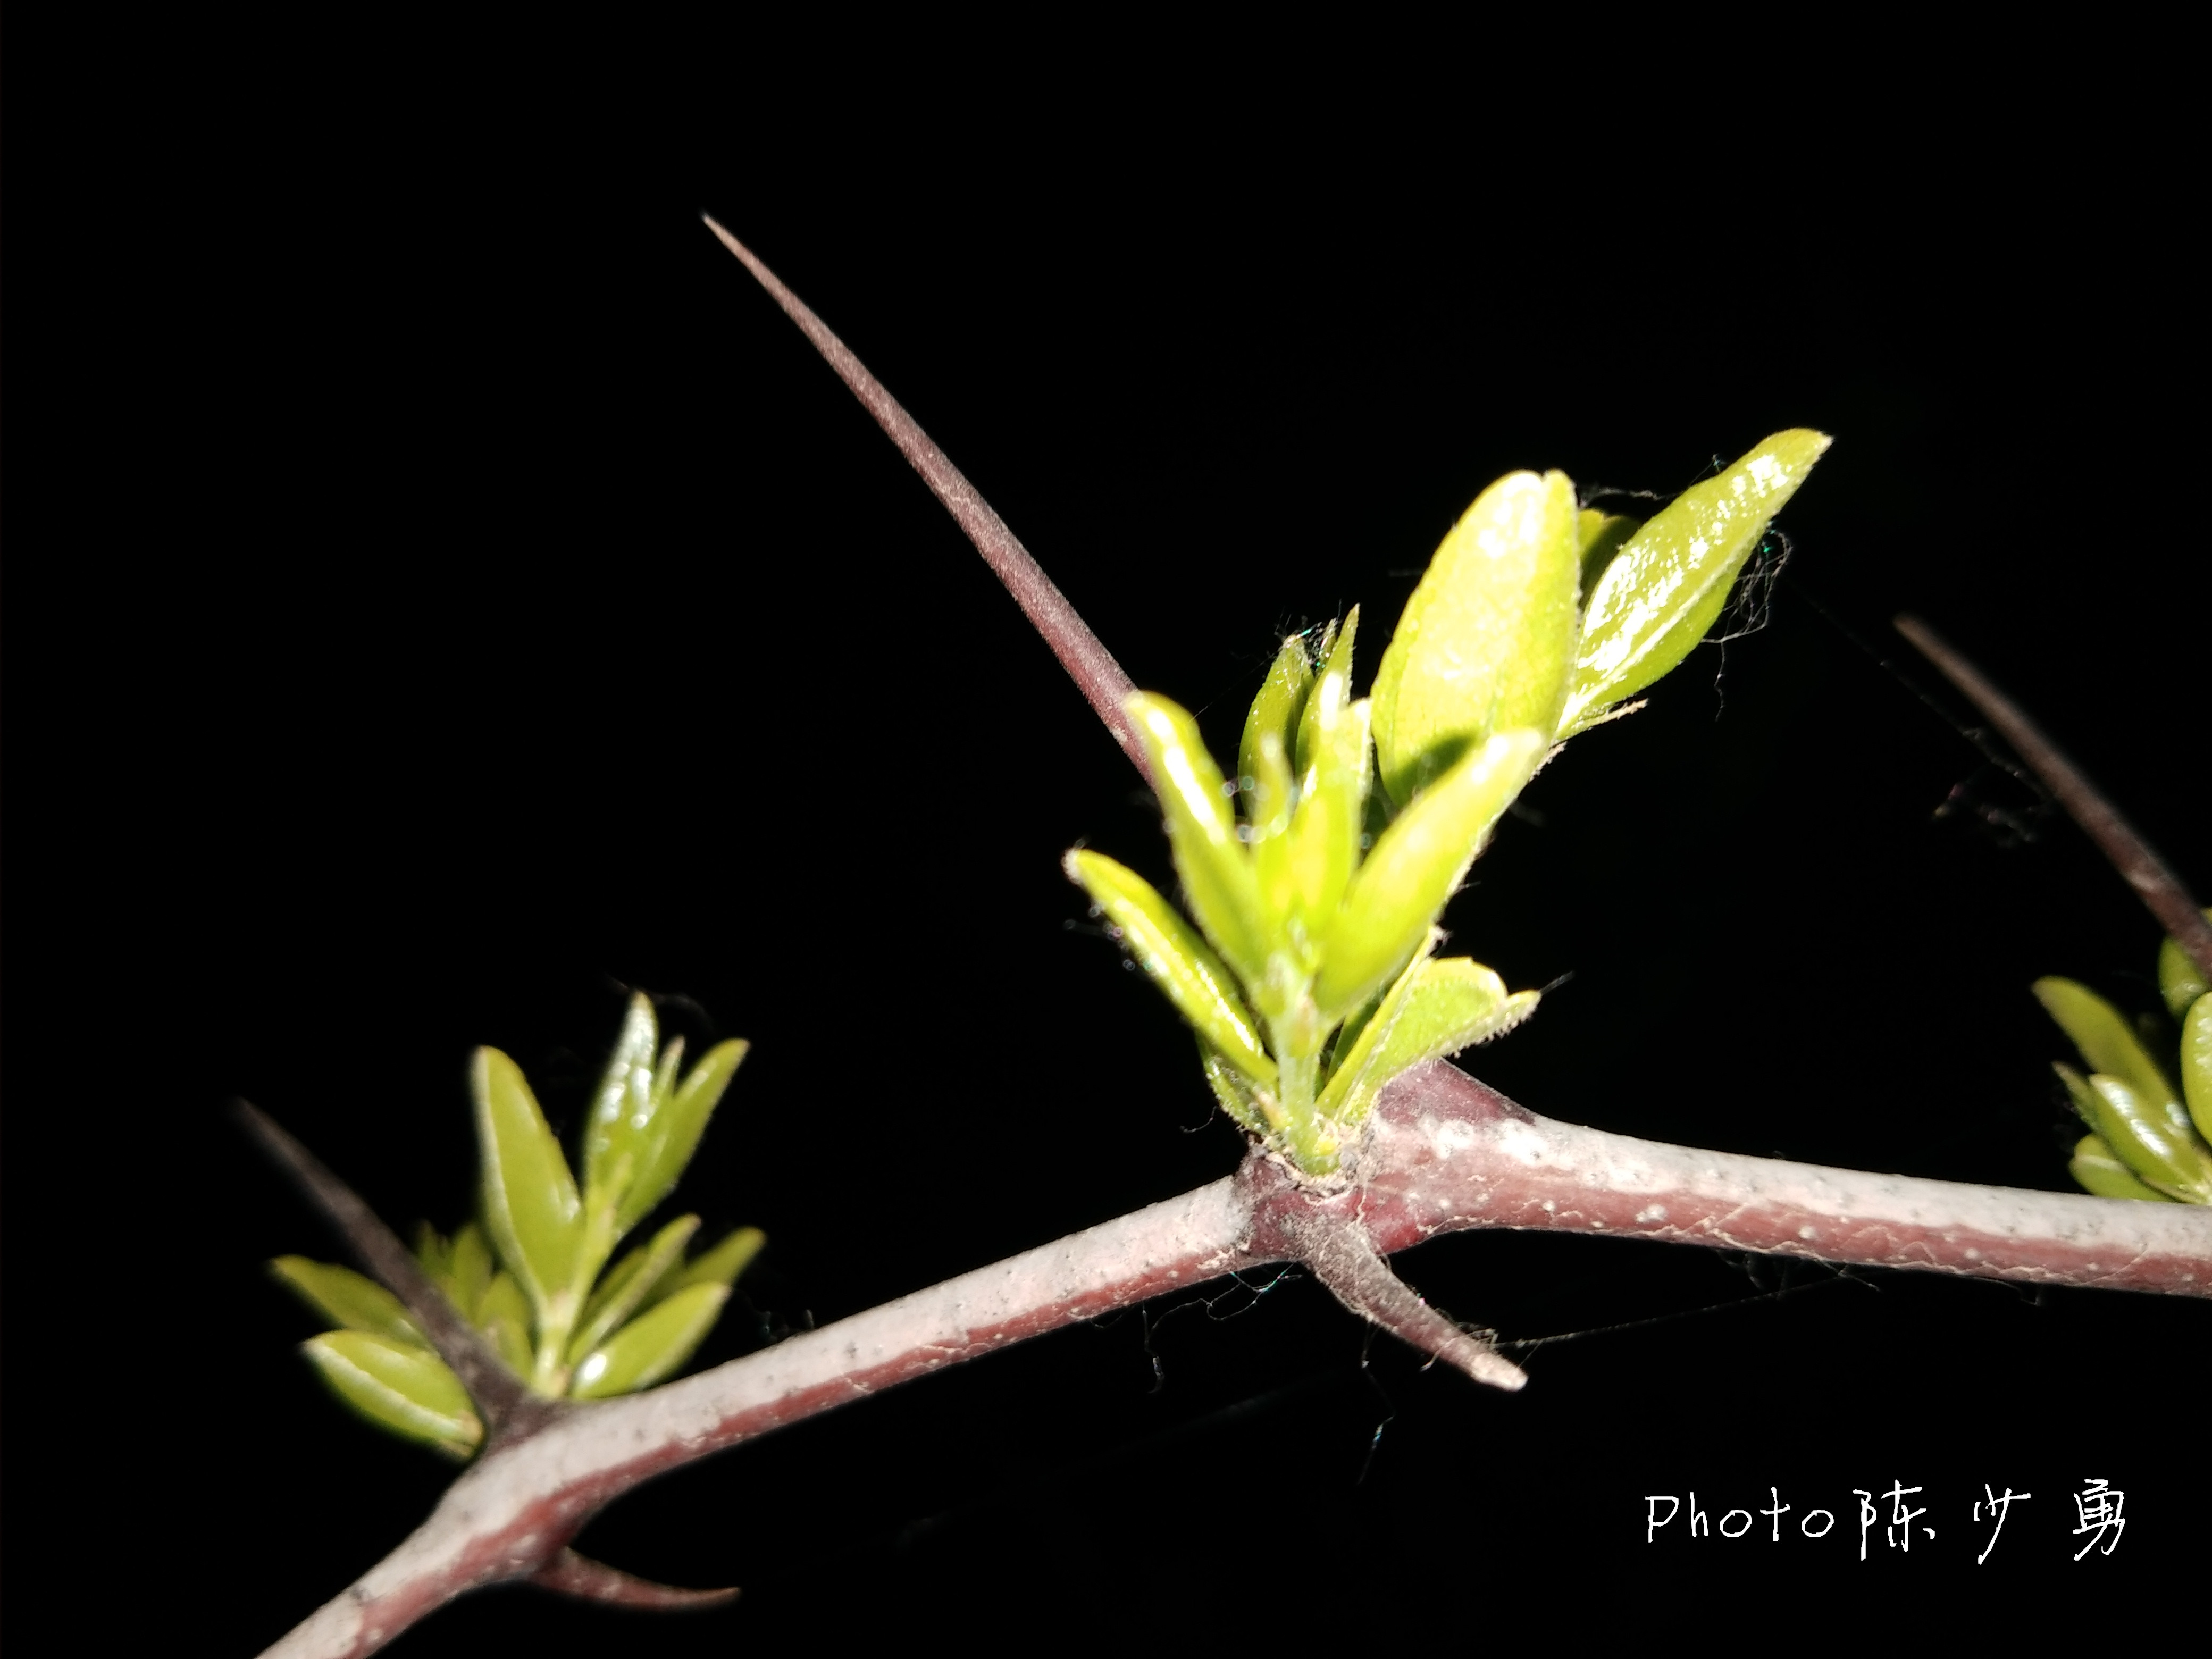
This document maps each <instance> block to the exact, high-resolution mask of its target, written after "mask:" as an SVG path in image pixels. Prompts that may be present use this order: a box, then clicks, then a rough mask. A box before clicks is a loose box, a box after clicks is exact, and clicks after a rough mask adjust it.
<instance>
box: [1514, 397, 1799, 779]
mask: <svg viewBox="0 0 2212 1659" xmlns="http://www.w3.org/2000/svg"><path fill="white" fill-rule="evenodd" d="M1829 442H1830V440H1829V439H1828V438H1827V437H1826V436H1825V435H1822V434H1820V433H1818V432H1812V431H1808V430H1806V429H1804V428H1796V429H1794V430H1792V431H1789V432H1778V433H1777V434H1775V435H1774V436H1772V437H1771V438H1769V439H1767V440H1766V441H1765V442H1763V443H1761V444H1759V446H1758V447H1756V448H1754V449H1753V450H1752V451H1751V453H1748V454H1747V455H1746V456H1744V457H1743V459H1741V460H1739V461H1738V462H1736V464H1735V465H1734V466H1731V467H1730V468H1729V469H1728V471H1725V472H1723V473H1722V474H1721V475H1720V476H1719V477H1716V478H1709V479H1707V480H1706V481H1705V483H1701V484H1696V485H1693V486H1692V488H1690V489H1686V490H1684V491H1683V492H1682V493H1681V495H1678V496H1677V497H1675V499H1674V501H1672V502H1671V503H1670V504H1668V506H1667V507H1663V508H1662V509H1661V510H1660V511H1659V513H1657V514H1656V515H1655V516H1654V517H1653V518H1652V519H1650V520H1649V521H1648V522H1647V523H1645V524H1644V526H1643V527H1642V528H1641V529H1639V530H1638V531H1637V532H1636V533H1635V534H1634V535H1632V536H1631V537H1630V538H1628V541H1627V543H1626V545H1624V546H1623V547H1622V548H1621V549H1620V551H1619V552H1618V553H1616V554H1614V555H1613V557H1612V558H1611V559H1610V560H1609V561H1608V562H1607V564H1606V567H1605V572H1604V574H1602V575H1601V576H1600V577H1599V578H1598V580H1597V584H1596V586H1595V588H1594V589H1593V590H1592V591H1591V592H1590V594H1589V598H1588V599H1586V600H1585V601H1584V602H1583V627H1582V643H1581V647H1580V649H1579V651H1578V653H1577V660H1576V663H1575V665H1574V672H1573V675H1572V677H1571V689H1570V690H1569V691H1568V694H1567V699H1566V707H1565V710H1564V712H1563V713H1562V714H1561V716H1560V718H1559V725H1558V727H1557V730H1558V732H1559V736H1561V737H1563V738H1565V737H1570V736H1571V735H1573V734H1574V733H1575V732H1580V731H1583V730H1586V729H1587V728H1589V727H1590V726H1595V725H1596V724H1597V723H1598V722H1599V721H1600V720H1603V719H1604V718H1605V717H1606V714H1607V710H1608V709H1610V708H1612V707H1613V705H1614V704H1616V703H1618V702H1621V701H1622V700H1623V699H1624V698H1627V697H1632V696H1635V694H1636V693H1637V692H1638V691H1641V690H1643V689H1644V687H1645V686H1647V685H1650V684H1651V683H1652V682H1653V681H1655V680H1656V679H1658V678H1660V677H1661V676H1662V675H1663V674H1665V673H1666V672H1667V671H1668V670H1669V669H1671V668H1673V667H1674V665H1676V664H1677V663H1679V662H1680V661H1681V660H1682V659H1683V658H1684V657H1686V656H1687V655H1689V653H1690V651H1691V648H1692V647H1693V646H1695V645H1696V644H1697V643H1698V641H1700V640H1702V639H1703V638H1705V630H1706V629H1709V628H1711V626H1712V625H1713V623H1715V622H1716V621H1717V619H1718V618H1719V617H1720V614H1721V610H1722V607H1723V605H1726V604H1727V603H1728V595H1729V588H1730V587H1732V586H1735V579H1736V574H1737V573H1738V572H1739V571H1741V569H1742V568H1743V566H1744V562H1745V561H1746V560H1747V559H1748V558H1749V557H1750V556H1751V554H1752V552H1753V550H1754V549H1755V548H1757V547H1758V545H1759V538H1761V537H1762V536H1764V535H1765V533H1766V526H1767V525H1768V524H1769V523H1770V522H1771V521H1772V520H1773V518H1774V515H1775V514H1776V513H1779V512H1780V511H1781V510H1782V507H1783V504H1784V502H1786V501H1789V499H1790V496H1792V495H1795V494H1796V491H1797V487H1798V485H1800V484H1802V483H1804V482H1805V477H1806V474H1808V472H1810V471H1812V469H1813V464H1814V462H1815V461H1817V460H1819V459H1820V456H1821V455H1822V453H1825V452H1826V449H1827V447H1828V444H1829Z"/></svg>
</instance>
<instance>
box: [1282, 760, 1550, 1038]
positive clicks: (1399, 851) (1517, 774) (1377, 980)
mask: <svg viewBox="0 0 2212 1659" xmlns="http://www.w3.org/2000/svg"><path fill="white" fill-rule="evenodd" d="M1545 746H1546V745H1545V740H1544V738H1543V737H1542V736H1541V734H1540V733H1538V732H1533V731H1528V730H1526V729H1522V730H1519V731H1513V732H1498V734H1496V735H1495V736H1493V737H1492V738H1490V739H1489V740H1488V741H1487V742H1486V743H1484V744H1482V745H1481V746H1480V748H1477V749H1475V750H1473V751H1472V752H1470V753H1469V754H1468V755H1467V756H1465V757H1462V759H1461V760H1460V761H1459V763H1457V764H1456V765H1455V766H1454V767H1453V768H1452V769H1450V770H1449V772H1447V773H1445V774H1444V775H1443V776H1442V777H1441V778H1439V779H1437V781H1436V782H1435V783H1433V784H1432V785H1431V786H1430V787H1428V788H1427V789H1426V790H1425V791H1423V792H1422V793H1420V794H1419V795H1418V796H1416V797H1415V798H1414V799H1413V802H1412V803H1411V804H1410V805H1408V806H1407V808H1406V810H1405V811H1402V812H1401V813H1400V814H1399V815H1398V817H1397V818H1396V819H1395V821H1394V822H1393V823H1391V825H1390V827H1389V829H1386V830H1384V831H1383V834H1382V836H1380V837H1379V838H1378V839H1377V840H1376V843H1375V846H1374V848H1373V849H1372V850H1371V851H1370V853H1369V854H1368V855H1367V860H1366V862H1365V863H1364V864H1362V865H1361V866H1359V869H1358V872H1357V873H1356V874H1355V875H1353V877H1352V884H1351V885H1350V886H1349V887H1348V888H1347V889H1346V891H1345V895H1344V903H1343V905H1342V906H1341V908H1340V909H1339V910H1338V912H1337V915H1336V919H1335V921H1334V922H1332V923H1331V924H1330V926H1329V928H1328V933H1327V934H1326V935H1325V937H1324V939H1323V940H1322V965H1321V970H1320V972H1319V974H1318V975H1316V977H1315V981H1314V993H1313V994H1314V1000H1315V1001H1316V1003H1317V1004H1318V1005H1319V1006H1320V1008H1321V1011H1322V1014H1323V1016H1324V1017H1326V1018H1328V1019H1331V1020H1336V1019H1340V1018H1343V1017H1344V1016H1345V1015H1346V1014H1348V1013H1350V1012H1352V1010H1353V1009H1355V1008H1357V1007H1358V1006H1359V1005H1360V1004H1361V1003H1363V1002H1364V1001H1366V1000H1367V999H1368V998H1369V997H1370V996H1372V995H1374V994H1375V993H1376V991H1379V990H1380V989H1382V988H1383V986H1385V985H1387V984H1389V982H1390V981H1391V980H1393V979H1395V977H1396V976H1397V975H1398V974H1399V973H1400V972H1401V970H1402V969H1404V968H1405V965H1406V964H1407V962H1409V961H1411V960H1412V959H1413V955H1414V953H1415V952H1416V951H1418V950H1419V949H1420V947H1421V944H1422V941H1423V940H1425V939H1427V937H1428V933H1429V927H1430V924H1431V923H1432V922H1433V921H1435V920H1436V919H1437V913H1438V912H1439V911H1441V910H1442V909H1443V907H1444V901H1445V900H1446V899H1448V898H1449V897H1450V896H1451V895H1452V891H1453V890H1454V889H1455V888H1456V887H1457V886H1458V885H1459V884H1460V880H1461V878H1462V877H1464V876H1465V875H1466V874H1467V868H1468V865H1470V864H1472V863H1473V862H1474V856H1475V854H1477V853H1479V852H1480V851H1481V850H1482V845H1483V842H1484V840H1485V839H1486V836H1488V834H1489V832H1490V829H1491V827H1492V825H1493V824H1494V823H1497V821H1498V816H1499V814H1501V813H1502V812H1504V810H1505V808H1506V805H1507V804H1508V803H1509V802H1510V801H1511V800H1512V799H1513V798H1514V797H1515V796H1516V795H1517V794H1519V793H1521V790H1522V787H1523V786H1524V785H1526V784H1527V782H1528V779H1529V778H1530V777H1531V776H1532V775H1534V772H1535V769H1536V763H1537V762H1538V761H1540V760H1541V759H1542V757H1543V755H1544V750H1545Z"/></svg>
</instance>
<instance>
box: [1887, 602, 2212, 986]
mask: <svg viewBox="0 0 2212 1659" xmlns="http://www.w3.org/2000/svg"><path fill="white" fill-rule="evenodd" d="M1897 631H1898V632H1899V633H1900V634H1902V635H1905V638H1906V639H1908V640H1910V641H1912V643H1913V644H1914V645H1915V646H1917V647H1919V650H1920V653H1921V654H1922V655H1923V656H1924V657H1926V658H1927V659H1928V660H1929V661H1930V662H1932V663H1934V664H1935V665H1936V667H1937V668H1939V669H1941V670H1942V671H1943V675H1944V678H1947V679H1948V680H1949V681H1950V682H1951V684H1954V685H1955V686H1957V687H1958V688H1959V690H1960V693H1961V694H1962V695H1963V696H1965V697H1966V701H1967V702H1971V703H1972V704H1973V705H1974V707H1975V708H1978V709H1980V710H1981V711H1982V714H1983V717H1984V719H1986V720H1988V721H1989V723H1990V725H1992V726H1996V729H1997V730H1998V731H1999V732H2002V733H2003V734H2004V738H2005V741H2006V742H2008V743H2009V744H2012V746H2013V748H2014V750H2015V751H2016V752H2017V753H2018V754H2019V756H2020V757H2021V760H2023V761H2025V762H2026V763H2027V768H2028V770H2030V771H2031V772H2033V773H2034V774H2035V775H2036V776H2037V777H2039V778H2040V779H2042V780H2043V782H2044V787H2046V788H2048V789H2049V790H2050V791H2051V794H2052V795H2053V796H2055V797H2056V798H2057V801H2058V804H2059V805H2061V806H2063V807H2064V808H2065V809H2066V811H2067V813H2068V815H2069V817H2072V818H2073V820H2074V822H2075V823H2078V824H2080V825H2081V828H2082V829H2083V830H2084V831H2085V832H2086V833H2087V836H2088V837H2089V839H2090V840H2091V841H2093V842H2096V843H2097V848H2098V850H2099V851H2100V852H2101V853H2103V854H2104V855H2105V856H2106V858H2107V859H2108V860H2111V861H2112V868H2114V869H2115V870H2117V871H2118V872H2120V876H2121V878H2122V879H2123V880H2124V881H2125V882H2126V883H2127V884H2128V885H2129V886H2130V887H2132V888H2134V889H2135V890H2136V896H2137V897H2138V898H2140V899H2142V902H2143V903H2144V905H2145V906H2146V907H2147V908H2148V909H2149V911H2150V913H2151V915H2154V916H2155V917H2157V918H2158V925H2159V926H2160V927H2163V928H2165V929H2166V933H2167V935H2168V936H2169V937H2170V938H2172V940H2173V941H2174V943H2175V944H2177V945H2179V946H2180V947H2181V948H2182V950H2183V951H2185V952H2186V953H2187V954H2188V957H2189V959H2190V960H2191V962H2193V963H2196V964H2197V972H2198V973H2200V974H2202V975H2204V976H2205V978H2206V979H2207V980H2212V922H2207V921H2205V920H2204V913H2203V911H2202V910H2201V909H2199V908H2197V901H2196V900H2195V899H2193V898H2191V897H2190V896H2189V890H2188V889H2187V888H2186V887H2185V886H2183V885H2182V884H2181V878H2180V877H2179V876H2178V875H2176V874H2175V873H2174V872H2173V868H2172V866H2170V865H2169V864H2167V863H2166V860H2164V859H2162V858H2160V857H2159V855H2158V854H2156V853H2155V852H2154V851H2152V850H2151V847H2150V844H2149V843H2148V842H2146V841H2144V840H2143V838H2142V836H2139V835H2137V834H2136V830H2135V826H2134V825H2132V824H2130V823H2129V822H2128V821H2127V820H2126V819H2125V818H2124V817H2121V816H2120V815H2119V813H2118V811H2116V810H2115V809H2114V808H2113V805H2112V802H2110V801H2108V800H2106V799H2105V797H2104V796H2103V795H2102V794H2100V793H2098V790H2097V787H2096V786H2095V785H2093V784H2092V783H2091V782H2090V781H2089V780H2088V779H2087V778H2085V777H2083V776H2082V775H2081V771H2080V770H2079V769H2077V768H2076V767H2075V764H2074V763H2073V762H2071V761H2069V760H2068V759H2067V758H2066V757H2065V756H2064V755H2063V754H2061V753H2059V751H2058V750H2057V746H2056V745H2055V744H2052V742H2051V739H2050V738H2046V737H2045V736H2044V735H2043V733H2042V732H2040V731H2039V730H2037V729H2036V726H2035V723H2034V722H2033V720H2029V719H2028V717H2027V715H2026V714H2022V713H2021V710H2020V708H2019V707H2018V705H2016V704H2015V702H2013V701H2012V700H2011V699H2010V698H2009V697H2008V696H2005V694H2004V693H2003V692H2002V691H2000V690H1997V689H1996V686H1994V685H1992V684H1990V682H1989V681H1988V680H1986V679H1984V678H1983V677H1982V674H1981V671H1979V670H1978V669H1977V668H1976V667H1975V666H1974V665H1973V664H1972V663H1970V662H1968V661H1967V660H1966V659H1965V658H1964V657H1962V656H1960V654H1959V653H1957V652H1956V651H1954V650H1953V649H1952V648H1951V647H1949V646H1948V644H1946V643H1945V642H1944V641H1943V640H1942V637H1941V636H1940V635H1937V633H1936V630H1935V629H1932V628H1930V627H1929V626H1928V624H1927V623H1924V622H1922V621H1921V620H1920V619H1919V618H1918V617H1899V618H1898V619H1897Z"/></svg>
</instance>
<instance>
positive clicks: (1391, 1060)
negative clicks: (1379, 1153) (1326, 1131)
mask: <svg viewBox="0 0 2212 1659" xmlns="http://www.w3.org/2000/svg"><path fill="white" fill-rule="evenodd" d="M1401 987H1402V988H1401ZM1536 1002H1537V994H1536V993H1535V992H1534V991H1522V992H1519V993H1516V994H1508V993H1507V991H1506V989H1505V982H1504V981H1503V980H1501V979H1499V978H1498V975H1496V974H1495V973H1493V972H1492V971H1491V969H1487V968H1486V967H1484V966H1483V965H1482V964H1481V963H1479V962H1475V961H1473V960H1471V959H1470V958H1468V957H1444V958H1443V959H1442V960H1434V959H1431V960H1426V961H1416V963H1414V965H1413V969H1411V970H1409V971H1408V972H1407V974H1405V975H1401V983H1400V985H1399V986H1394V987H1392V990H1391V994H1390V995H1389V996H1388V997H1386V998H1385V999H1384V1000H1383V1006H1382V1007H1381V1008H1380V1009H1379V1010H1378V1011H1377V1012H1376V1015H1375V1017H1374V1018H1372V1019H1371V1020H1370V1021H1369V1022H1368V1023H1367V1024H1366V1026H1365V1027H1364V1029H1363V1030H1362V1031H1361V1032H1360V1034H1359V1036H1358V1039H1357V1040H1356V1041H1355V1042H1353V1044H1352V1048H1351V1050H1350V1051H1349V1053H1348V1054H1346V1057H1345V1060H1343V1062H1342V1063H1341V1064H1340V1065H1339V1066H1338V1067H1337V1070H1336V1073H1335V1075H1334V1077H1333V1078H1331V1079H1330V1081H1329V1086H1328V1089H1326V1090H1325V1091H1322V1097H1321V1103H1320V1108H1321V1111H1322V1115H1324V1116H1328V1117H1332V1118H1334V1119H1336V1120H1338V1121H1340V1122H1344V1123H1356V1122H1358V1121H1359V1120H1360V1119H1362V1118H1364V1117H1365V1116H1366V1115H1367V1113H1368V1111H1369V1109H1370V1108H1371V1107H1372V1106H1373V1105H1374V1103H1375V1097H1376V1095H1377V1094H1379V1093H1380V1092H1381V1091H1382V1090H1383V1087H1384V1085H1387V1084H1388V1083H1389V1081H1390V1079H1392V1078H1395V1077H1396V1076H1397V1075H1398V1074H1399V1073H1401V1072H1406V1071H1410V1070H1411V1069H1412V1068H1413V1067H1414V1066H1418V1065H1419V1064H1420V1063H1421V1062H1422V1061H1423V1060H1440V1059H1442V1058H1443V1057H1444V1056H1445V1055H1447V1054H1457V1053H1458V1052H1459V1051H1460V1050H1461V1049H1462V1048H1470V1047H1472V1046H1473V1045H1474V1044H1475V1043H1478V1042H1488V1041H1489V1040H1490V1039H1491V1038H1492V1037H1494V1036H1498V1035H1500V1034H1501V1033H1503V1032H1505V1031H1510V1030H1512V1029H1513V1027H1515V1026H1516V1025H1518V1024H1520V1023H1521V1022H1522V1020H1524V1019H1526V1018H1528V1016H1529V1015H1530V1014H1532V1013H1534V1012H1535V1011H1536Z"/></svg>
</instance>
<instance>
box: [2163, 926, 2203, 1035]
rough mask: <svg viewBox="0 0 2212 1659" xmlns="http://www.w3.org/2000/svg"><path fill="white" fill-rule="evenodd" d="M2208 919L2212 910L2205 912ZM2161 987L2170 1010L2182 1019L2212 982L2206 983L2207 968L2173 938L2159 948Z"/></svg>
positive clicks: (2173, 1014) (2168, 1010) (2167, 1007)
mask: <svg viewBox="0 0 2212 1659" xmlns="http://www.w3.org/2000/svg"><path fill="white" fill-rule="evenodd" d="M2204 920H2205V921H2212V910H2207V911H2206V912H2205V913H2204ZM2158 989H2159V994H2160V995H2161V996H2163V997H2164V998H2165V999H2166V1010H2167V1012H2170V1013H2171V1014H2172V1016H2173V1017H2174V1018H2176V1019H2179V1018H2181V1016H2182V1013H2183V1012H2184V1011H2185V1009H2187V1008H2188V1006H2189V1005H2190V1004H2191V1003H2192V1002H2194V1001H2196V1000H2197V998H2199V997H2201V996H2203V994H2205V993H2206V992H2208V991H2212V985H2207V984H2206V983H2205V982H2204V975H2203V971H2202V970H2201V969H2199V968H2198V967H2197V964H2196V963H2194V962H2191V960H2190V959H2189V952H2187V951H2185V950H2183V949H2182V948H2181V947H2180V946H2179V945H2176V944H2175V943H2174V942H2173V941H2172V939H2164V940H2161V941H2160V944H2159V947H2158Z"/></svg>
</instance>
